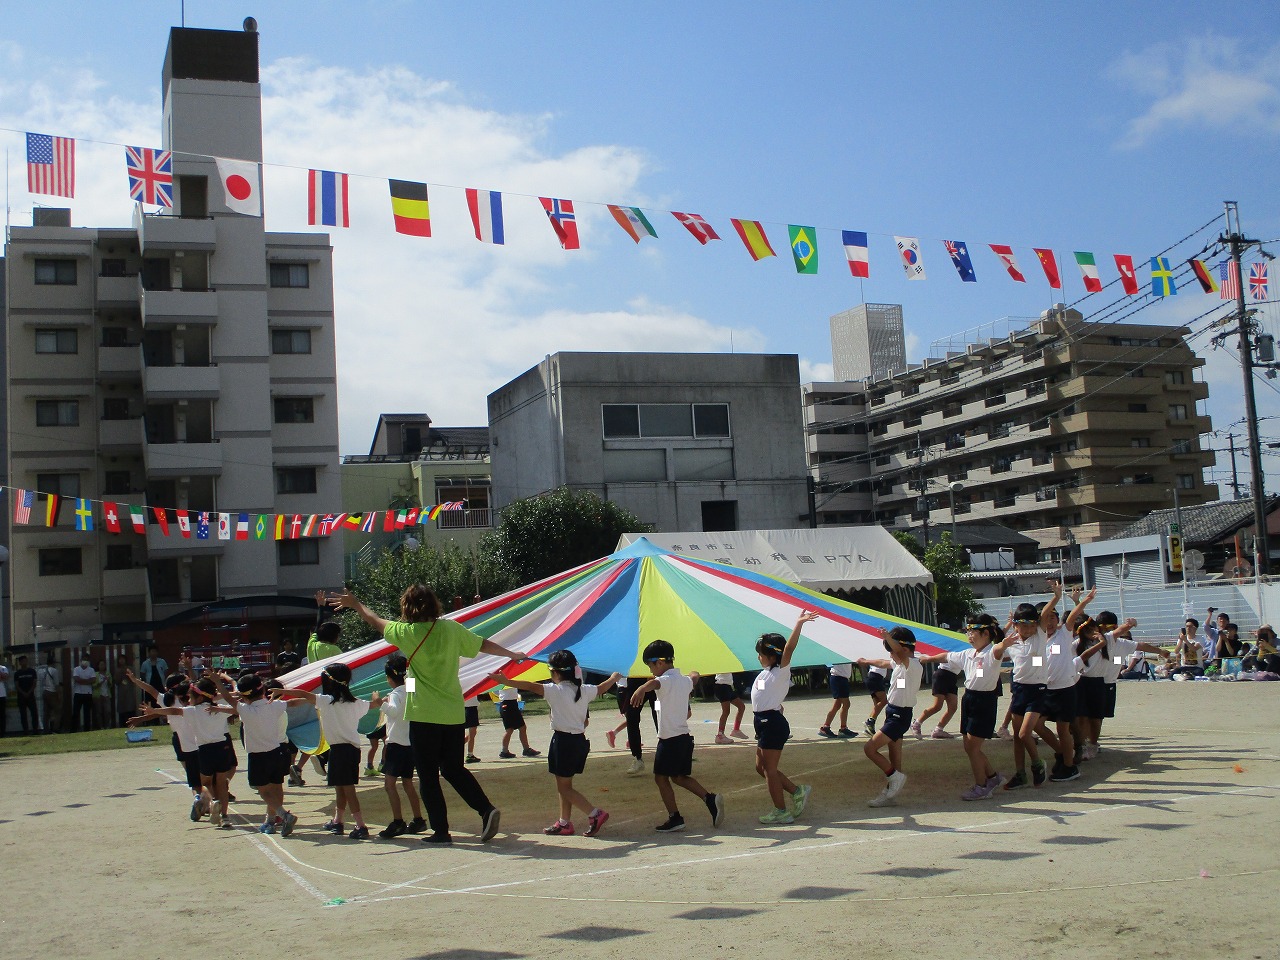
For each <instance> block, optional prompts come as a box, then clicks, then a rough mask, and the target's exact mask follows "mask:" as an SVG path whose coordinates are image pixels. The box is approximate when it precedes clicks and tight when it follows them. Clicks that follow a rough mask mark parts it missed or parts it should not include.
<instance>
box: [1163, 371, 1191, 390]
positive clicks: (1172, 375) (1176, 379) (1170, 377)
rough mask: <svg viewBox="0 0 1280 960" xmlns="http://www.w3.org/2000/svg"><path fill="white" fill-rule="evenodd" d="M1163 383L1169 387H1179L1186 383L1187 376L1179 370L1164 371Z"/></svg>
mask: <svg viewBox="0 0 1280 960" xmlns="http://www.w3.org/2000/svg"><path fill="white" fill-rule="evenodd" d="M1164 382H1165V383H1166V384H1168V385H1169V386H1171V387H1177V386H1181V385H1182V384H1184V383H1186V382H1187V375H1186V374H1185V373H1184V372H1183V371H1181V370H1166V371H1165V372H1164Z"/></svg>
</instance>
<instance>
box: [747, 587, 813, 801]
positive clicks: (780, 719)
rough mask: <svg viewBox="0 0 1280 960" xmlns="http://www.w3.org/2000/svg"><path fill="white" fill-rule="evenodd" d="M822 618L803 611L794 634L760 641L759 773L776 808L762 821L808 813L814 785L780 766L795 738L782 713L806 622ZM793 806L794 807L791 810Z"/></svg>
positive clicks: (756, 694)
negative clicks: (796, 780)
mask: <svg viewBox="0 0 1280 960" xmlns="http://www.w3.org/2000/svg"><path fill="white" fill-rule="evenodd" d="M817 619H818V614H817V613H815V612H814V611H812V610H803V611H801V613H800V616H799V617H797V618H796V625H795V626H794V627H792V628H791V636H789V637H787V639H786V640H785V641H784V640H783V639H782V635H781V634H778V633H766V634H763V635H762V636H761V637H760V639H759V640H757V641H756V657H757V658H758V659H759V660H760V667H761V670H760V672H759V673H758V674H756V679H755V681H754V682H753V683H752V684H751V711H752V713H754V714H755V728H756V773H758V774H760V776H762V777H764V782H765V784H766V785H767V786H768V788H769V799H770V800H772V801H773V809H772V810H770V811H769V812H768V813H766V814H765V815H764V816H762V817H761V818H760V822H761V823H767V824H770V825H773V824H783V823H795V819H796V817H798V816H800V814H802V813H804V808H805V804H807V803H808V802H809V794H810V793H812V792H813V787H811V786H809V784H807V783H804V784H799V785H797V784H795V783H792V781H791V778H790V777H788V776H787V775H786V774H785V773H783V772H782V771H781V770H779V769H778V763H779V762H780V761H781V759H782V748H783V747H784V746H785V745H786V742H787V740H789V739H790V738H791V725H790V724H788V723H787V718H786V716H785V715H784V714H783V712H782V702H783V701H784V700H786V699H787V693H788V691H790V689H791V657H792V655H793V654H794V653H795V652H796V644H797V643H799V642H800V630H801V628H802V627H803V626H804V625H805V624H806V623H811V622H813V621H814V620H817ZM788 807H790V809H788Z"/></svg>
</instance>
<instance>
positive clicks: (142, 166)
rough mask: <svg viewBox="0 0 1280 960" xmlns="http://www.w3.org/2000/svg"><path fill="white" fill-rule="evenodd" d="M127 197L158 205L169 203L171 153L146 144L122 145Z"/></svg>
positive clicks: (170, 194)
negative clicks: (123, 146)
mask: <svg viewBox="0 0 1280 960" xmlns="http://www.w3.org/2000/svg"><path fill="white" fill-rule="evenodd" d="M124 164H125V167H126V168H127V169H128V171H129V198H130V199H132V200H136V201H137V202H138V203H150V204H154V205H155V206H158V207H172V206H173V154H172V153H170V152H169V151H168V150H153V149H151V148H150V147H125V148H124Z"/></svg>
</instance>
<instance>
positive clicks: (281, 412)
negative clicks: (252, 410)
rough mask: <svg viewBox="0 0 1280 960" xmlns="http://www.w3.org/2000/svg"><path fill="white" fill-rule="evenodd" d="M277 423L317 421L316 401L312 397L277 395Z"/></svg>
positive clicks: (275, 402) (274, 404)
mask: <svg viewBox="0 0 1280 960" xmlns="http://www.w3.org/2000/svg"><path fill="white" fill-rule="evenodd" d="M273 406H274V407H275V420H276V423H315V420H316V411H315V401H314V399H313V398H311V397H276V398H275V399H274V401H273Z"/></svg>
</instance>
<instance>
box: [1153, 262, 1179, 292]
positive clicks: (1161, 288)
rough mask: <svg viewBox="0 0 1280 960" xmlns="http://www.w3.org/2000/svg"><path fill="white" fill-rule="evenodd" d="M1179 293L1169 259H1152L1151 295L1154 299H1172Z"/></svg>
mask: <svg viewBox="0 0 1280 960" xmlns="http://www.w3.org/2000/svg"><path fill="white" fill-rule="evenodd" d="M1177 292H1178V285H1177V284H1176V283H1174V282H1173V271H1172V270H1171V269H1169V258H1168V257H1152V258H1151V295H1152V296H1153V297H1172V296H1174V295H1176V294H1177Z"/></svg>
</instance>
